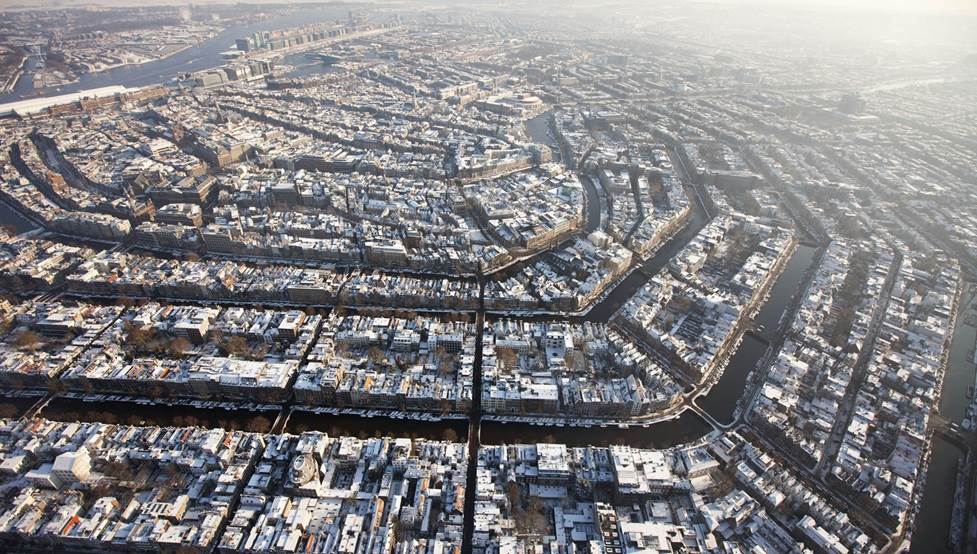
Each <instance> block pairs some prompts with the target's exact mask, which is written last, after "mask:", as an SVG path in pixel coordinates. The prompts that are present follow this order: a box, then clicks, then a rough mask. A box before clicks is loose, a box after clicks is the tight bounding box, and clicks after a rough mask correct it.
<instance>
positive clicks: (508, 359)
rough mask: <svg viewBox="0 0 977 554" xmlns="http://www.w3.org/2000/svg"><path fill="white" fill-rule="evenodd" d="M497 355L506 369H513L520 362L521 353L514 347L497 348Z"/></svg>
mask: <svg viewBox="0 0 977 554" xmlns="http://www.w3.org/2000/svg"><path fill="white" fill-rule="evenodd" d="M495 357H496V358H497V359H498V360H499V361H500V362H502V365H503V367H505V368H506V369H513V368H515V367H516V365H517V364H518V363H519V354H517V353H516V351H515V349H513V348H508V347H504V348H496V349H495Z"/></svg>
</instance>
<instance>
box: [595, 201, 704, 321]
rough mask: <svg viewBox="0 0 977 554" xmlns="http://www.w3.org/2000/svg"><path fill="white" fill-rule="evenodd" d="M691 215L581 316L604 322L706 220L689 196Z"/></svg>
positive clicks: (664, 263) (702, 212) (663, 264)
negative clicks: (640, 265) (650, 254)
mask: <svg viewBox="0 0 977 554" xmlns="http://www.w3.org/2000/svg"><path fill="white" fill-rule="evenodd" d="M692 202H693V204H692V206H693V208H692V215H691V216H690V217H689V221H688V223H687V224H686V225H685V227H684V228H683V229H682V230H680V231H679V232H678V233H676V234H675V235H674V236H673V237H672V238H671V239H669V240H668V241H667V242H666V243H665V244H664V245H663V246H662V247H661V248H659V249H658V251H657V252H655V255H654V256H653V257H652V258H651V259H650V260H648V261H647V262H645V263H644V265H643V266H642V267H641V268H640V269H639V270H637V271H633V272H632V273H631V274H630V275H628V276H627V277H625V278H624V279H623V280H622V281H621V282H620V283H618V285H617V286H616V287H615V288H614V290H613V291H611V292H610V294H608V295H607V297H606V298H604V299H603V300H601V301H600V302H599V303H598V304H596V305H595V306H594V307H593V308H591V310H590V311H589V312H587V315H586V316H584V319H586V320H587V321H600V322H604V321H607V320H608V319H610V317H611V316H612V315H614V313H615V312H616V311H618V310H619V309H620V308H621V306H623V305H624V303H625V302H627V301H628V300H629V299H630V298H631V297H632V296H634V294H635V293H636V292H638V290H639V289H640V288H641V287H643V286H644V285H645V283H647V282H648V279H650V277H649V276H650V275H656V274H657V273H658V272H659V271H661V270H662V269H663V268H664V267H665V266H666V265H667V264H668V262H670V261H671V260H672V258H673V257H674V256H675V255H676V254H677V253H678V252H679V251H680V250H682V249H683V248H685V245H686V244H687V243H688V242H689V241H690V240H692V237H694V236H695V235H696V234H698V233H699V231H701V230H702V228H703V227H704V226H705V225H706V223H707V222H708V221H709V217H708V216H707V215H706V213H705V211H704V210H703V209H702V206H700V205H699V203H698V202H697V201H695V199H694V196H693V198H692Z"/></svg>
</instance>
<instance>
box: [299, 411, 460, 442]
mask: <svg viewBox="0 0 977 554" xmlns="http://www.w3.org/2000/svg"><path fill="white" fill-rule="evenodd" d="M305 431H322V432H324V433H327V434H329V436H351V437H359V438H361V439H365V438H369V437H398V438H410V439H429V440H447V441H451V442H464V441H465V437H467V436H468V420H467V419H442V420H441V421H420V420H410V419H395V418H391V417H376V416H375V417H360V416H356V415H333V414H317V413H315V412H310V411H303V410H294V411H292V414H291V415H290V416H289V418H288V423H286V425H285V432H286V433H293V434H299V433H302V432H305Z"/></svg>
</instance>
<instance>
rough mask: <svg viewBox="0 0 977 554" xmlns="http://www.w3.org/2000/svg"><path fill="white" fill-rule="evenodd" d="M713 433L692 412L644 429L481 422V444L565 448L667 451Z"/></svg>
mask: <svg viewBox="0 0 977 554" xmlns="http://www.w3.org/2000/svg"><path fill="white" fill-rule="evenodd" d="M710 431H712V427H710V426H709V424H708V423H706V421H705V420H703V419H702V418H701V417H699V416H698V415H696V413H695V412H692V411H689V410H686V411H684V412H682V414H681V415H680V416H679V417H677V418H675V419H669V420H666V421H660V422H658V423H653V424H649V426H648V427H647V428H644V427H634V426H631V427H627V428H623V429H622V428H620V427H617V426H615V425H607V426H606V427H600V426H593V427H558V426H553V425H532V424H530V423H503V422H500V421H485V420H482V432H481V443H482V444H533V443H540V442H543V443H553V442H555V443H562V444H566V445H567V446H571V447H575V446H610V445H612V444H626V445H629V446H634V447H636V448H670V447H673V446H678V445H680V444H685V443H687V442H691V441H694V440H696V439H699V438H701V437H703V436H704V435H705V434H706V433H708V432H710Z"/></svg>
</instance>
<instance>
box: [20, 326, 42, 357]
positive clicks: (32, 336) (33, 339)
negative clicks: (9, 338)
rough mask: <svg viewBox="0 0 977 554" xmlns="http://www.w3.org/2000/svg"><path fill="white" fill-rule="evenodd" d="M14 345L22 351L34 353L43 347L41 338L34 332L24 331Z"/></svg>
mask: <svg viewBox="0 0 977 554" xmlns="http://www.w3.org/2000/svg"><path fill="white" fill-rule="evenodd" d="M14 345H15V346H16V347H17V348H19V349H20V350H29V351H31V352H33V351H34V350H37V348H38V347H39V346H40V345H41V336H40V335H38V334H37V333H35V332H34V331H29V330H28V331H24V332H23V333H21V334H20V335H19V336H18V337H17V339H16V340H14Z"/></svg>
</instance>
